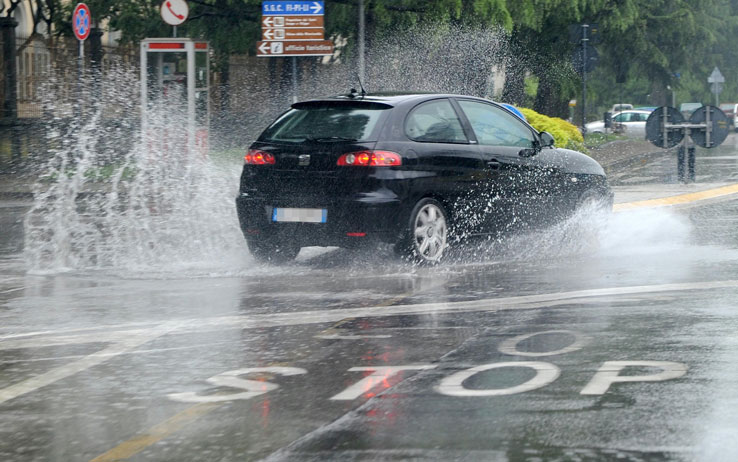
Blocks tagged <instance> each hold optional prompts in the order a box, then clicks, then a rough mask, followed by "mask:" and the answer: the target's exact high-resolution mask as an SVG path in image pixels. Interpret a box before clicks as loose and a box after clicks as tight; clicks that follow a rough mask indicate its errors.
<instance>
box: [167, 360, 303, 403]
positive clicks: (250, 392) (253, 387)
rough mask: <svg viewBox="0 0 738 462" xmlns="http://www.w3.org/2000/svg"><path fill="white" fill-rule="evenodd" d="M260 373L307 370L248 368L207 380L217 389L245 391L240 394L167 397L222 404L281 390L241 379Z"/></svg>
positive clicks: (192, 394)
mask: <svg viewBox="0 0 738 462" xmlns="http://www.w3.org/2000/svg"><path fill="white" fill-rule="evenodd" d="M260 372H267V373H271V374H278V375H284V376H289V375H300V374H307V371H306V370H305V369H302V368H299V367H284V366H272V367H247V368H244V369H236V370H233V371H227V372H223V373H220V374H218V375H215V376H213V377H210V378H209V379H207V382H208V383H210V384H213V385H215V386H217V387H229V388H236V389H238V390H245V391H242V392H239V393H228V394H225V395H198V394H197V393H194V392H191V391H187V392H184V393H169V394H168V395H167V396H168V397H169V399H172V400H174V401H180V402H183V403H222V402H226V401H234V400H240V399H251V398H253V397H255V396H259V395H263V394H265V393H269V392H270V391H273V390H276V389H277V388H279V385H277V384H276V383H272V382H267V381H266V380H251V379H242V378H240V377H239V376H241V375H248V374H255V373H260Z"/></svg>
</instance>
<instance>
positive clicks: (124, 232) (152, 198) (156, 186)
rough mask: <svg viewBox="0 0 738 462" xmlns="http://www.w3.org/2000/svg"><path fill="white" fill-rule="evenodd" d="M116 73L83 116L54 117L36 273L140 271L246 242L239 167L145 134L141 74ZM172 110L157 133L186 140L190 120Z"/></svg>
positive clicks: (213, 255) (34, 252)
mask: <svg viewBox="0 0 738 462" xmlns="http://www.w3.org/2000/svg"><path fill="white" fill-rule="evenodd" d="M108 78H109V79H113V80H114V81H115V82H116V84H115V85H101V86H100V89H99V91H100V92H101V93H100V94H99V98H97V99H96V101H98V102H97V103H94V104H90V105H89V109H88V110H86V111H84V112H83V113H82V114H81V115H80V116H79V117H77V118H76V119H74V120H76V122H73V123H71V124H66V125H63V124H61V123H60V122H59V120H60V119H57V120H55V121H53V122H52V123H51V129H50V130H49V132H48V137H49V140H48V141H49V145H50V146H55V147H54V148H53V149H51V151H50V152H49V158H48V161H47V162H46V163H45V164H44V165H42V166H40V168H41V171H43V172H44V173H43V175H42V176H41V177H40V180H39V182H38V183H37V184H36V185H35V186H34V194H35V198H34V204H33V207H32V208H31V210H30V211H29V213H28V214H27V215H26V219H25V230H26V233H25V235H26V241H25V251H24V253H25V259H26V262H27V267H28V269H29V270H30V271H31V272H56V271H65V270H79V269H85V270H91V269H102V268H118V269H126V270H128V271H138V270H150V269H156V268H161V267H163V266H166V267H169V268H173V267H176V266H177V265H183V266H188V265H203V263H204V262H217V261H219V260H221V259H229V258H230V257H231V256H232V255H233V254H234V252H237V251H239V250H240V249H241V248H242V247H243V238H242V236H241V234H240V231H239V229H238V226H237V219H236V216H235V207H234V203H233V198H234V197H235V196H236V189H237V185H238V172H239V165H238V164H237V163H236V162H234V159H228V158H224V159H220V158H217V157H212V156H203V155H202V154H201V153H199V152H188V150H187V149H186V146H185V149H182V150H178V149H170V148H168V147H167V144H166V143H162V142H154V143H152V142H151V138H149V139H144V138H145V137H144V136H142V134H141V131H140V129H138V127H137V126H136V123H137V120H138V113H137V106H136V104H135V102H136V101H137V97H136V96H135V95H136V94H137V93H136V92H137V87H138V80H137V75H136V73H135V72H133V71H132V70H120V71H119V72H116V73H114V75H109V77H108ZM53 101H54V98H53V97H51V95H50V99H49V104H52V103H53ZM88 101H89V100H88ZM164 110H166V116H164V115H163V114H161V113H160V114H158V115H157V114H154V116H153V117H152V118H151V124H150V130H151V133H160V134H168V135H169V136H174V137H176V136H181V133H179V134H178V133H173V131H172V127H177V126H181V127H185V126H186V124H185V123H184V121H185V120H186V119H185V117H184V114H182V113H180V112H178V111H177V110H174V109H172V108H171V107H168V108H166V109H162V111H164ZM116 125H117V126H118V128H119V129H118V130H117V131H116V130H111V128H110V127H111V126H116ZM121 125H126V126H124V127H121ZM163 136H164V135H163ZM158 141H161V137H159V139H158ZM120 144H125V145H126V146H125V147H124V148H122V149H121V148H120V146H119V145H120Z"/></svg>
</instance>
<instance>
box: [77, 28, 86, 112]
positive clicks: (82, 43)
mask: <svg viewBox="0 0 738 462" xmlns="http://www.w3.org/2000/svg"><path fill="white" fill-rule="evenodd" d="M78 42H79V56H77V98H76V103H75V104H76V106H77V107H76V111H75V112H76V113H77V117H81V116H82V74H83V73H84V68H85V60H84V57H85V41H84V40H78Z"/></svg>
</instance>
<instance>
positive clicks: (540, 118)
mask: <svg viewBox="0 0 738 462" xmlns="http://www.w3.org/2000/svg"><path fill="white" fill-rule="evenodd" d="M520 111H521V112H522V113H523V114H524V115H525V118H526V119H528V123H529V124H531V125H532V126H533V128H535V129H536V130H538V131H539V132H549V133H550V134H552V135H553V137H554V139H555V140H556V146H557V147H559V148H566V149H573V150H575V151H584V152H586V147H585V146H584V138H582V134H581V133H580V132H579V129H578V128H577V127H575V126H574V125H573V124H571V123H569V122H567V121H566V120H564V119H559V118H558V117H548V116H545V115H543V114H539V113H537V112H536V111H534V110H533V109H527V108H521V109H520Z"/></svg>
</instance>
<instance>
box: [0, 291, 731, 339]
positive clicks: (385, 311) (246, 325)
mask: <svg viewBox="0 0 738 462" xmlns="http://www.w3.org/2000/svg"><path fill="white" fill-rule="evenodd" d="M735 288H738V280H725V281H705V282H687V283H673V284H655V285H650V286H627V287H610V288H602V289H586V290H577V291H570V292H557V293H547V294H537V295H523V296H516V297H502V298H491V299H481V300H470V301H463V302H440V303H422V304H416V305H392V306H378V307H361V308H342V309H333V310H323V311H296V312H282V313H270V314H256V315H243V316H220V317H210V318H191V319H184V320H177V321H165V322H162V323H161V324H159V325H158V326H156V327H151V328H148V329H147V328H142V327H140V326H141V323H135V324H131V327H139V328H138V329H135V330H123V329H125V325H115V326H107V327H108V328H110V327H114V328H116V329H121V330H117V331H112V332H110V333H108V334H105V333H104V332H103V329H104V328H105V326H98V327H96V328H95V330H94V332H90V333H83V334H79V335H70V333H73V332H79V331H80V329H68V330H64V329H62V330H58V331H51V330H49V331H44V332H35V333H32V334H17V335H18V336H23V337H24V338H22V339H18V340H15V339H13V338H12V337H5V338H9V340H3V338H1V337H0V351H2V350H9V349H18V348H35V347H42V346H51V345H73V344H83V343H95V342H108V341H111V339H113V340H115V339H120V338H124V337H126V336H129V335H134V334H137V333H143V332H148V331H150V330H153V331H157V330H159V329H166V330H167V331H168V332H169V333H173V334H174V333H176V334H185V333H193V332H203V331H212V330H218V329H221V328H223V327H233V328H240V329H257V328H265V327H286V326H299V325H309V324H322V323H331V322H334V323H335V322H338V321H340V320H342V319H345V318H351V317H353V318H367V317H373V318H384V317H391V316H402V315H418V314H442V313H467V312H497V311H508V310H530V309H537V308H545V307H549V306H557V305H563V304H568V303H599V302H603V301H610V300H611V299H612V297H620V296H623V295H638V294H650V293H662V292H683V291H691V290H716V289H735ZM34 337H38V338H34Z"/></svg>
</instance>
